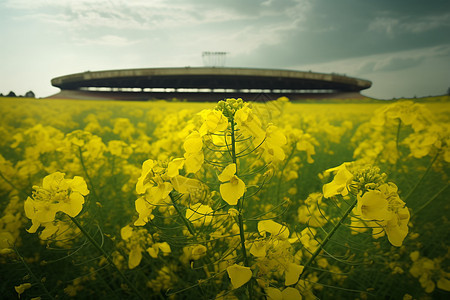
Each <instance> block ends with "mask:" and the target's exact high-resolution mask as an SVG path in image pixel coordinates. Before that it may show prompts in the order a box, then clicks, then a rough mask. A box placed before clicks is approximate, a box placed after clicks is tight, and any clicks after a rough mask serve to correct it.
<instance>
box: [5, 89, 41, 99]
mask: <svg viewBox="0 0 450 300" xmlns="http://www.w3.org/2000/svg"><path fill="white" fill-rule="evenodd" d="M0 97H25V98H36V95H35V94H34V93H33V91H28V92H26V93H25V95H23V96H20V95H19V96H17V95H16V93H14V92H13V91H10V92H9V93H8V94H7V95H3V94H2V93H0Z"/></svg>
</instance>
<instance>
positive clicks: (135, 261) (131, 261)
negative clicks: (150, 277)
mask: <svg viewBox="0 0 450 300" xmlns="http://www.w3.org/2000/svg"><path fill="white" fill-rule="evenodd" d="M141 260H142V249H141V248H140V247H135V248H133V249H132V250H131V251H130V257H128V268H130V269H134V268H136V267H137V266H139V264H140V263H141Z"/></svg>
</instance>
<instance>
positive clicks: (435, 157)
mask: <svg viewBox="0 0 450 300" xmlns="http://www.w3.org/2000/svg"><path fill="white" fill-rule="evenodd" d="M438 156H439V151H438V152H437V153H436V155H435V156H434V157H433V159H432V160H431V161H430V163H429V164H428V167H427V169H426V171H425V173H423V175H422V177H420V179H419V181H417V182H416V184H415V185H414V187H413V188H412V189H411V190H410V191H409V193H408V195H406V197H405V199H404V200H403V201H405V202H406V201H407V200H408V199H409V197H411V195H412V194H413V193H414V192H415V191H416V189H417V187H418V186H419V185H420V184H421V183H422V181H423V179H424V178H425V176H427V174H428V172H430V170H431V167H432V166H433V164H434V162H435V161H436V159H437V157H438Z"/></svg>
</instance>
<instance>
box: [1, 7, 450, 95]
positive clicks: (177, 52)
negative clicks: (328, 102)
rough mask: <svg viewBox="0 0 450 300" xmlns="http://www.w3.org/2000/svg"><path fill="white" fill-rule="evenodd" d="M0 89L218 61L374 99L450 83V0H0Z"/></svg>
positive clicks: (442, 89)
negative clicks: (304, 76) (338, 84)
mask: <svg viewBox="0 0 450 300" xmlns="http://www.w3.org/2000/svg"><path fill="white" fill-rule="evenodd" d="M0 39H1V46H0V93H3V94H7V93H8V92H9V91H11V90H12V91H14V92H15V93H16V94H18V95H23V94H25V92H27V91H29V90H32V91H34V92H35V94H36V95H37V96H38V97H46V96H49V95H52V94H55V93H57V92H58V91H59V89H57V88H54V87H52V86H51V84H50V80H51V79H52V78H54V77H57V76H62V75H67V74H72V73H78V72H84V71H87V70H90V71H98V70H108V69H128V68H152V67H184V66H191V67H201V66H203V61H202V55H201V54H202V52H203V51H226V52H228V54H227V56H226V63H225V66H226V67H252V68H276V69H291V70H301V71H309V70H311V71H315V72H324V73H332V72H335V73H340V74H346V75H348V76H352V77H358V78H363V79H368V80H371V81H372V82H373V85H372V87H371V88H370V89H368V90H365V91H363V92H362V93H363V94H364V95H367V96H371V97H375V98H379V99H391V98H394V97H414V96H417V97H421V96H428V95H442V94H445V93H446V92H447V90H448V88H449V87H450V1H449V0H428V1H425V0H339V1H337V0H267V1H260V0H0Z"/></svg>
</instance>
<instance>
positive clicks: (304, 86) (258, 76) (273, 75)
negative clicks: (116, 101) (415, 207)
mask: <svg viewBox="0 0 450 300" xmlns="http://www.w3.org/2000/svg"><path fill="white" fill-rule="evenodd" d="M51 83H52V85H53V86H55V87H59V88H61V89H63V90H78V89H84V88H112V89H114V88H119V89H121V88H139V89H145V88H175V89H179V88H187V89H189V88H197V89H203V88H206V89H234V90H244V89H265V90H267V89H270V90H314V89H317V90H319V89H321V90H334V91H360V90H363V89H367V88H369V87H370V86H371V85H372V83H371V82H370V81H368V80H363V79H358V78H352V77H348V76H344V75H338V74H324V73H315V72H302V71H292V70H276V69H250V68H215V67H184V68H149V69H125V70H108V71H95V72H90V71H87V72H84V73H76V74H70V75H66V76H61V77H56V78H54V79H52V81H51Z"/></svg>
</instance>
